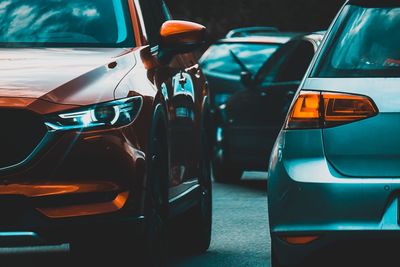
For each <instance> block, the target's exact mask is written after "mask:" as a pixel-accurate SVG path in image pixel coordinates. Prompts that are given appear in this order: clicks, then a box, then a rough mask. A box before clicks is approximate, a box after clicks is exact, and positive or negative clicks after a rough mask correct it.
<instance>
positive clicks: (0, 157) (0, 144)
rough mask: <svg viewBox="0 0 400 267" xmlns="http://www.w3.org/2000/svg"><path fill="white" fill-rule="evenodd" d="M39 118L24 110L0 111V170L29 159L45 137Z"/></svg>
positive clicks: (42, 124) (44, 127) (43, 127)
mask: <svg viewBox="0 0 400 267" xmlns="http://www.w3.org/2000/svg"><path fill="white" fill-rule="evenodd" d="M46 132H47V128H46V126H45V124H44V123H43V121H42V120H41V118H40V116H39V115H37V114H35V113H32V112H30V111H26V110H0V168H5V167H8V166H12V165H15V164H18V163H20V162H22V161H24V160H25V159H27V158H28V157H29V155H30V154H31V153H32V152H33V151H34V150H35V148H36V147H37V146H38V145H39V143H40V142H41V140H42V139H43V138H44V136H45V135H46Z"/></svg>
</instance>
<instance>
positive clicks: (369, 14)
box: [312, 5, 400, 78]
mask: <svg viewBox="0 0 400 267" xmlns="http://www.w3.org/2000/svg"><path fill="white" fill-rule="evenodd" d="M399 29H400V7H393V6H392V7H362V6H355V5H348V6H346V7H345V8H344V10H343V12H342V14H341V15H340V17H339V19H338V22H337V23H336V25H335V26H334V28H333V32H332V33H331V35H330V37H329V39H328V41H327V45H326V50H325V52H323V53H322V55H321V59H320V60H319V61H317V62H319V64H318V65H317V66H316V67H315V68H314V72H313V74H312V76H313V77H320V78H323V77H327V78H329V77H343V78H347V77H349V78H351V77H400V47H399V44H400V31H399Z"/></svg>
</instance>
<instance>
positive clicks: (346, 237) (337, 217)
mask: <svg viewBox="0 0 400 267" xmlns="http://www.w3.org/2000/svg"><path fill="white" fill-rule="evenodd" d="M285 135H286V136H285ZM290 135H292V133H283V134H281V135H280V137H279V138H278V141H277V143H276V145H275V147H274V149H273V152H272V156H271V166H270V168H271V169H270V174H269V181H268V202H269V218H270V232H271V238H272V243H273V248H274V253H275V255H276V256H277V258H278V259H279V261H280V262H281V263H282V264H287V265H291V264H298V263H301V262H302V261H304V260H306V259H307V258H309V257H312V256H313V255H314V253H317V252H319V251H322V250H324V249H326V248H327V247H331V246H334V245H335V244H338V243H342V242H345V241H353V240H363V239H396V238H397V239H398V240H400V224H399V198H400V179H383V178H382V179H380V178H376V179H371V178H365V179H363V178H357V179H356V178H351V177H344V176H342V175H341V174H339V173H337V172H336V171H335V170H334V169H333V168H332V166H330V164H329V162H328V161H327V160H326V158H325V157H324V155H323V151H322V146H320V143H319V140H321V139H320V136H319V133H318V131H315V133H310V132H308V134H307V135H308V137H310V136H312V135H314V136H313V138H309V139H307V140H308V141H307V140H306V139H302V138H301V136H299V135H301V133H299V132H297V133H295V134H293V137H294V136H295V135H296V138H293V139H292V136H290ZM283 137H285V138H283ZM302 140H304V142H302ZM292 142H295V143H292ZM296 144H297V146H304V147H296ZM319 147H321V149H320V148H319ZM289 148H290V149H291V151H288V149H289ZM304 151H311V153H312V155H306V156H307V157H304V154H305V153H304ZM308 156H309V157H308ZM299 236H318V239H316V240H314V241H312V242H310V243H306V244H301V245H299V244H297V245H294V244H289V243H288V242H286V241H284V239H285V238H287V237H299ZM317 254H318V253H317Z"/></svg>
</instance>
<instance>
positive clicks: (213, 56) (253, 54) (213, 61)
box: [202, 43, 279, 76]
mask: <svg viewBox="0 0 400 267" xmlns="http://www.w3.org/2000/svg"><path fill="white" fill-rule="evenodd" d="M278 47H279V45H277V44H240V43H239V44H238V43H232V44H229V43H224V44H217V45H214V46H213V47H211V48H210V50H209V51H208V52H207V55H206V56H205V57H204V59H203V60H202V67H203V69H204V70H206V71H210V72H219V73H225V74H232V75H238V76H239V75H240V73H241V72H242V71H243V70H242V68H241V66H240V64H239V62H237V60H236V59H235V56H236V57H237V58H238V59H239V60H240V61H241V62H242V63H243V64H244V65H245V66H246V68H247V69H249V70H250V71H251V72H252V73H253V74H256V73H257V72H258V70H259V69H260V68H261V66H262V65H263V64H264V63H265V62H266V61H267V60H268V59H269V58H270V57H271V55H272V54H273V53H274V52H275V51H276V50H277V49H278ZM232 54H234V55H232Z"/></svg>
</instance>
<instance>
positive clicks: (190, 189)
mask: <svg viewBox="0 0 400 267" xmlns="http://www.w3.org/2000/svg"><path fill="white" fill-rule="evenodd" d="M197 188H200V185H198V184H197V185H195V186H192V187H191V188H189V189H188V190H186V191H185V192H182V193H180V194H179V195H177V196H176V197H174V198H171V199H170V200H169V204H171V203H173V202H175V201H177V200H179V199H181V198H182V197H184V196H186V195H188V194H190V193H191V192H193V191H194V190H196V189H197Z"/></svg>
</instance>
